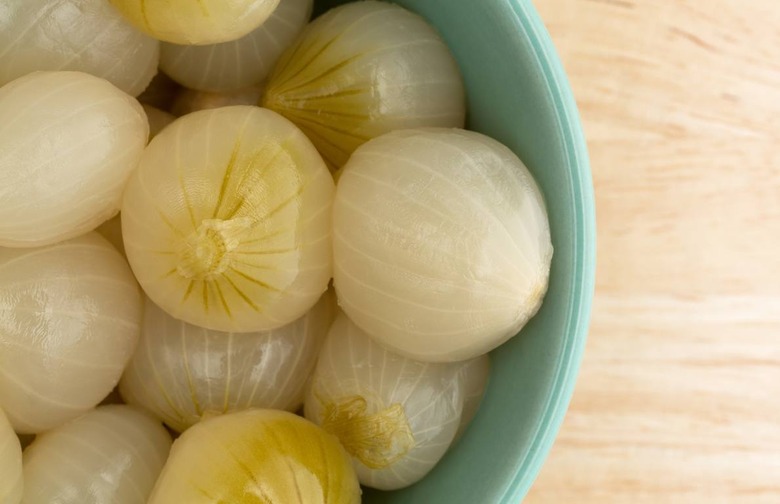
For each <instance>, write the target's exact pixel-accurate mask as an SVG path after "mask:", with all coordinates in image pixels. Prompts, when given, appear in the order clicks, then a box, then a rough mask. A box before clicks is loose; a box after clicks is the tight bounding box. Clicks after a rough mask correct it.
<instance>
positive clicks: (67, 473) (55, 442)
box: [24, 405, 171, 504]
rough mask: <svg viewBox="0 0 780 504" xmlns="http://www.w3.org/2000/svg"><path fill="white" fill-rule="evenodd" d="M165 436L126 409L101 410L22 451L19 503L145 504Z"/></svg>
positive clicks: (164, 450)
mask: <svg viewBox="0 0 780 504" xmlns="http://www.w3.org/2000/svg"><path fill="white" fill-rule="evenodd" d="M170 448H171V436H170V435H169V434H168V432H167V431H166V430H165V428H163V426H162V425H161V424H160V423H159V422H157V421H156V420H154V419H152V418H151V417H150V416H148V415H147V414H145V413H142V412H140V411H137V410H136V409H134V408H131V407H130V406H124V405H121V406H120V405H111V406H102V407H100V408H97V409H96V410H93V411H91V412H89V413H87V414H85V415H84V416H82V417H79V418H77V419H75V420H72V421H71V422H68V423H67V424H65V425H62V426H61V427H58V428H56V429H54V430H51V431H49V432H46V433H45V434H41V435H39V436H38V437H37V438H36V440H35V442H33V444H31V445H30V446H29V447H28V448H27V449H26V450H25V451H24V504H52V503H56V504H108V503H121V504H146V500H147V499H148V497H149V493H150V492H151V491H152V487H153V486H154V482H155V480H156V479H157V476H158V475H159V474H160V471H161V470H162V467H163V465H164V464H165V460H166V458H167V457H168V451H169V450H170Z"/></svg>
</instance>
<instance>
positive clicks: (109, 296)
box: [0, 233, 141, 433]
mask: <svg viewBox="0 0 780 504" xmlns="http://www.w3.org/2000/svg"><path fill="white" fill-rule="evenodd" d="M140 323H141V296H140V293H139V290H138V286H137V285H136V282H135V279H134V278H133V275H132V273H131V271H130V268H129V267H128V266H127V263H126V262H125V260H124V259H123V258H122V256H121V255H120V254H119V253H118V252H117V251H116V250H115V249H114V248H113V247H112V246H111V245H110V244H109V243H108V242H107V241H106V240H104V239H103V238H102V237H100V236H99V235H98V234H97V233H89V234H87V235H84V236H81V237H79V238H74V239H72V240H69V241H65V242H61V243H58V244H56V245H51V246H48V247H44V248H37V249H8V248H0V408H2V409H3V410H5V413H6V415H7V416H8V419H9V420H10V421H11V424H12V425H13V426H14V429H15V430H16V431H18V432H22V433H38V432H43V431H46V430H49V429H51V428H53V427H56V426H58V425H61V424H63V423H65V422H66V421H68V420H71V419H73V418H75V417H77V416H79V415H81V414H82V413H84V412H86V411H87V410H89V409H91V408H93V407H94V406H95V405H96V404H98V403H99V402H100V401H101V399H103V398H104V397H105V396H106V395H107V394H108V393H109V392H111V389H113V388H114V386H115V385H116V384H117V383H118V382H119V378H120V376H121V374H122V370H123V369H124V367H125V365H126V364H127V362H128V361H129V360H130V356H131V355H132V353H133V351H134V349H135V346H136V344H137V342H138V337H139V333H140Z"/></svg>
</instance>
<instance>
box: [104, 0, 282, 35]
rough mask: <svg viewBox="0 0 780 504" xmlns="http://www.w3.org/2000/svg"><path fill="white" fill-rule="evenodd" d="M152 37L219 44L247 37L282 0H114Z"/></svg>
mask: <svg viewBox="0 0 780 504" xmlns="http://www.w3.org/2000/svg"><path fill="white" fill-rule="evenodd" d="M110 1H111V3H112V4H114V5H115V6H116V7H117V8H118V9H119V10H120V11H121V12H122V14H124V15H125V16H126V17H127V19H128V20H129V21H130V22H131V23H132V24H133V25H135V27H136V28H138V29H139V30H142V31H144V32H146V33H148V34H149V35H151V36H152V37H154V38H156V39H159V40H164V41H166V42H173V43H174V44H215V43H217V42H227V41H228V40H234V39H237V38H239V37H243V36H244V35H246V34H247V33H249V32H250V31H252V30H254V29H255V28H257V27H258V26H260V25H261V24H262V23H263V22H264V21H265V20H266V19H268V17H269V16H270V15H271V13H273V11H274V9H275V8H276V6H277V5H278V4H279V0H229V1H226V0H164V1H160V0H110Z"/></svg>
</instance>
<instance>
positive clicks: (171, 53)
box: [160, 0, 312, 103]
mask: <svg viewBox="0 0 780 504" xmlns="http://www.w3.org/2000/svg"><path fill="white" fill-rule="evenodd" d="M311 7H312V0H281V1H280V2H279V6H278V7H277V8H276V10H274V13H273V14H272V15H271V17H269V18H268V19H267V20H266V21H265V22H264V23H263V24H262V25H260V27H258V28H256V29H255V30H253V31H252V32H250V33H249V34H248V35H245V36H243V37H241V38H240V39H237V40H233V41H230V42H223V43H221V44H211V45H201V46H193V45H177V44H168V43H164V44H162V46H161V52H160V68H161V69H162V70H163V71H165V73H167V74H168V75H170V76H171V77H172V78H173V79H175V80H176V81H177V82H179V83H180V84H182V85H184V86H187V87H188V88H192V89H200V90H202V91H212V92H217V93H219V92H226V91H235V90H238V89H242V88H246V87H250V86H256V85H258V84H259V83H261V82H262V81H263V80H264V79H265V78H266V77H267V76H268V74H269V73H270V72H271V68H272V67H273V66H274V64H275V63H276V60H277V59H278V58H279V56H280V55H281V54H282V51H284V50H285V49H286V48H287V46H289V45H290V44H291V43H292V41H293V40H294V39H295V37H296V36H297V35H298V33H300V31H301V30H302V29H303V27H304V26H305V25H306V22H307V21H308V20H309V16H310V15H311ZM255 103H256V102H255Z"/></svg>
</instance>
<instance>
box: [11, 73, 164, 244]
mask: <svg viewBox="0 0 780 504" xmlns="http://www.w3.org/2000/svg"><path fill="white" fill-rule="evenodd" d="M148 133H149V125H148V123H147V120H146V115H145V114H144V111H143V109H142V108H141V105H140V104H139V103H138V102H137V101H136V100H135V99H134V98H132V97H130V96H128V95H127V94H126V93H123V92H122V91H120V90H119V89H117V88H116V87H114V86H113V85H111V84H110V83H109V82H107V81H105V80H103V79H99V78H97V77H93V76H91V75H88V74H85V73H81V72H35V73H32V74H29V75H27V76H25V77H21V78H19V79H16V80H15V81H13V82H11V83H9V84H6V85H5V86H3V87H2V88H0V246H5V247H36V246H40V245H48V244H50V243H55V242H58V241H61V240H65V239H68V238H72V237H74V236H78V235H81V234H84V233H86V232H88V231H91V230H93V229H95V228H96V227H97V226H98V225H100V224H101V223H102V222H104V221H106V220H107V219H109V218H111V217H112V216H114V215H116V213H117V211H118V210H119V203H120V200H121V197H122V190H123V189H124V186H125V183H126V182H127V179H128V177H129V176H130V172H131V171H132V170H133V169H135V167H136V166H137V165H138V161H139V159H140V158H141V153H142V152H143V148H144V146H145V145H146V140H147V136H148Z"/></svg>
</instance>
